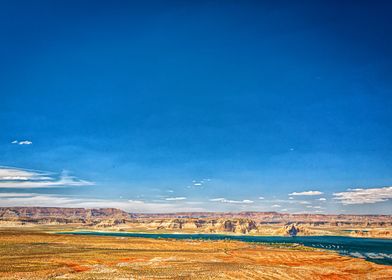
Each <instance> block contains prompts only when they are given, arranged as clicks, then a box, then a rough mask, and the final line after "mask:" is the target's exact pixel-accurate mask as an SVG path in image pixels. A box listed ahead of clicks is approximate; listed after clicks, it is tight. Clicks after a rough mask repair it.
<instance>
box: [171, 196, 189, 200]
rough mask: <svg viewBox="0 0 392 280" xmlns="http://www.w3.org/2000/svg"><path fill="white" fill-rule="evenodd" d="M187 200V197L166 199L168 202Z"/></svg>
mask: <svg viewBox="0 0 392 280" xmlns="http://www.w3.org/2000/svg"><path fill="white" fill-rule="evenodd" d="M185 199H186V197H183V196H181V197H168V198H166V200H168V201H175V200H185Z"/></svg>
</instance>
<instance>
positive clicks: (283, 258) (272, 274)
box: [0, 229, 392, 279]
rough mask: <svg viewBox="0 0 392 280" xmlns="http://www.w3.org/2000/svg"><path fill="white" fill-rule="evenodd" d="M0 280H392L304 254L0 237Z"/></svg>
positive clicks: (366, 265) (328, 256)
mask: <svg viewBox="0 0 392 280" xmlns="http://www.w3.org/2000/svg"><path fill="white" fill-rule="evenodd" d="M0 279H392V267H390V266H382V265H377V264H374V263H371V262H367V261H364V260H362V259H354V258H348V257H342V256H339V255H338V254H335V253H332V252H324V251H316V250H313V249H309V248H304V247H294V248H285V247H281V248H279V247H276V246H275V247H272V246H271V247H270V246H263V245H255V244H249V243H242V242H235V241H179V240H156V239H155V240H154V239H143V238H120V237H98V236H71V235H56V234H50V233H44V232H41V231H39V230H34V231H32V230H23V231H22V230H15V229H13V230H11V229H8V230H5V229H3V230H0Z"/></svg>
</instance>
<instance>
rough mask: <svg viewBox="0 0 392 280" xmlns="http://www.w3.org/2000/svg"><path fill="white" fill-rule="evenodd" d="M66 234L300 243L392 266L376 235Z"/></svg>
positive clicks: (387, 245) (391, 249) (388, 243)
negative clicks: (360, 236)
mask: <svg viewBox="0 0 392 280" xmlns="http://www.w3.org/2000/svg"><path fill="white" fill-rule="evenodd" d="M62 234H77V235H99V236H118V237H143V238H171V239H204V240H238V241H244V242H258V243H291V244H293V243H296V244H302V245H304V246H308V247H313V248H320V249H326V250H333V251H337V252H339V254H341V255H345V256H351V257H356V258H363V259H366V260H368V261H372V262H375V263H379V264H386V265H392V240H388V239H376V238H356V237H345V236H296V237H283V236H249V235H224V234H171V233H167V234H165V233H162V234H153V233H131V232H96V231H76V232H62Z"/></svg>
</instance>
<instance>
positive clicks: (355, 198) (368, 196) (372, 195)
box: [333, 187, 392, 205]
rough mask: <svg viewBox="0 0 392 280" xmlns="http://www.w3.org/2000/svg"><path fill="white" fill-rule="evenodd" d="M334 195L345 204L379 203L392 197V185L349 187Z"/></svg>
mask: <svg viewBox="0 0 392 280" xmlns="http://www.w3.org/2000/svg"><path fill="white" fill-rule="evenodd" d="M333 195H334V196H335V198H334V199H336V200H339V201H340V202H341V203H342V204H345V205H349V204H369V203H377V202H383V201H387V200H389V199H392V187H383V188H370V189H361V188H359V189H349V190H347V191H345V192H338V193H334V194H333Z"/></svg>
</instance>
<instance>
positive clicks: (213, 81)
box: [0, 0, 392, 214]
mask: <svg viewBox="0 0 392 280" xmlns="http://www.w3.org/2000/svg"><path fill="white" fill-rule="evenodd" d="M391 8H392V2H391V3H388V2H386V1H375V2H372V3H370V1H299V2H296V3H294V2H292V1H278V2H275V1H270V2H266V1H224V2H222V1H178V2H177V1H146V2H143V3H137V2H134V1H129V2H128V1H110V3H109V2H108V1H44V0H43V1H3V2H2V3H0V23H1V25H0V26H1V27H0V38H1V42H2V43H1V44H0V58H1V61H2V63H1V64H0V75H1V77H2V82H1V83H0V131H1V133H0V207H11V206H37V207H38V206H42V207H48V206H50V207H82V208H104V207H112V208H118V209H122V210H125V211H128V212H139V213H141V212H145V213H147V212H150V213H163V212H166V213H167V212H229V211H230V212H240V211H274V212H280V213H305V212H306V213H314V214H391V209H392V172H391V170H392V141H391V139H392V110H391V108H392V79H391V73H392V72H391V67H392V65H391V63H392V60H391V57H392V37H391V36H388V35H389V34H391V32H392V18H391V16H390V10H391Z"/></svg>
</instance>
